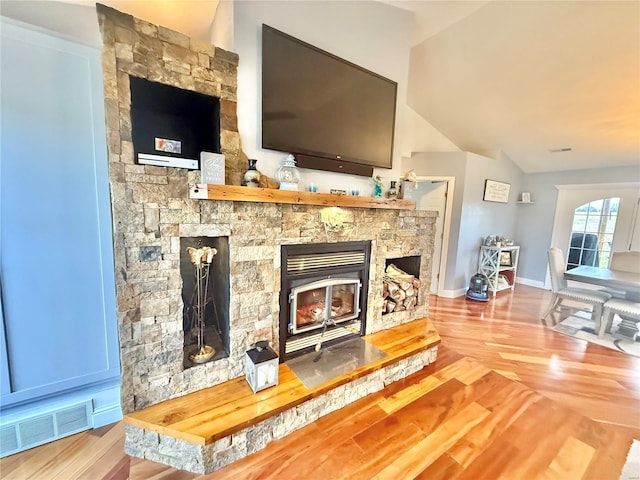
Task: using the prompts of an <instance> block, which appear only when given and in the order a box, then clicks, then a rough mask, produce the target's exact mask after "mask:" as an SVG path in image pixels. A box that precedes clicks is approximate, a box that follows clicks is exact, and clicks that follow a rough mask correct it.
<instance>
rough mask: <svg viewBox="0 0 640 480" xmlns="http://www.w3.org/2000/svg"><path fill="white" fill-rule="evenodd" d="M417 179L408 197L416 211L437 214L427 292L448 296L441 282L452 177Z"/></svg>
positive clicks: (444, 277)
mask: <svg viewBox="0 0 640 480" xmlns="http://www.w3.org/2000/svg"><path fill="white" fill-rule="evenodd" d="M417 180H418V182H417V188H416V190H415V191H414V192H413V193H412V197H413V198H414V199H415V200H416V208H417V209H418V210H432V211H437V212H438V218H437V219H436V232H435V238H434V244H433V255H432V259H431V282H430V283H431V287H430V290H429V293H432V294H435V295H438V296H440V297H448V296H451V295H447V294H446V292H445V279H446V268H447V253H448V250H449V232H450V230H451V212H452V211H453V192H454V187H455V177H446V176H419V177H418V178H417Z"/></svg>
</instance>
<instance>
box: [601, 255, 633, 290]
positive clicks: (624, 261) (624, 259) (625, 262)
mask: <svg viewBox="0 0 640 480" xmlns="http://www.w3.org/2000/svg"><path fill="white" fill-rule="evenodd" d="M609 268H610V269H611V270H620V271H621V272H631V273H637V274H640V252H638V251H628V252H612V253H611V261H610V262H609ZM600 291H601V292H605V293H608V294H609V295H611V296H612V297H613V298H621V299H624V298H625V295H626V292H625V291H624V290H615V289H613V288H602V289H600Z"/></svg>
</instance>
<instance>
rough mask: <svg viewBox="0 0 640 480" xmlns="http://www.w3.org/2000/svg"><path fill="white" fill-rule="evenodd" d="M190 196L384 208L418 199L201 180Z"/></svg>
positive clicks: (405, 207)
mask: <svg viewBox="0 0 640 480" xmlns="http://www.w3.org/2000/svg"><path fill="white" fill-rule="evenodd" d="M189 197H190V198H193V199H200V200H228V201H236V202H260V203H286V204H293V205H320V206H325V207H354V208H385V209H393V210H415V209H416V202H415V200H400V199H397V198H393V199H388V198H374V197H359V196H357V197H356V196H351V195H336V194H333V193H308V192H293V191H288V190H275V189H273V188H249V187H238V186H234V185H211V184H198V185H196V186H195V187H191V188H190V189H189Z"/></svg>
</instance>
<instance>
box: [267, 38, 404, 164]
mask: <svg viewBox="0 0 640 480" xmlns="http://www.w3.org/2000/svg"><path fill="white" fill-rule="evenodd" d="M396 90H397V84H396V83H395V82H393V81H391V80H389V79H387V78H384V77H382V76H380V75H377V74H376V73H373V72H370V71H368V70H365V69H364V68H362V67H359V66H357V65H354V64H353V63H350V62H348V61H346V60H343V59H341V58H339V57H337V56H335V55H332V54H330V53H328V52H325V51H323V50H320V49H318V48H316V47H314V46H312V45H309V44H307V43H304V42H302V41H300V40H298V39H296V38H293V37H291V36H289V35H287V34H285V33H283V32H280V31H278V30H276V29H274V28H272V27H269V26H267V25H263V26H262V147H263V148H268V149H273V150H278V151H283V152H288V153H293V154H296V158H297V159H298V165H299V166H301V167H306V168H315V169H320V170H330V171H345V172H347V173H358V174H361V175H362V174H365V175H370V174H371V173H370V172H372V171H373V169H372V168H368V169H364V171H366V172H367V173H362V171H363V170H362V169H360V171H357V170H359V169H358V168H355V170H356V171H349V169H348V168H343V167H340V166H338V167H337V168H336V163H338V164H343V166H345V165H346V166H349V164H351V166H352V167H354V166H355V167H357V166H363V165H364V166H368V167H383V168H391V167H392V157H393V134H394V124H395V111H396ZM305 160H309V161H305ZM352 170H353V169H352Z"/></svg>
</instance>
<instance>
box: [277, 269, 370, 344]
mask: <svg viewBox="0 0 640 480" xmlns="http://www.w3.org/2000/svg"><path fill="white" fill-rule="evenodd" d="M360 288H361V283H360V280H359V279H357V278H329V279H324V280H319V281H316V282H311V283H306V284H304V285H300V286H297V287H293V288H292V289H291V295H290V297H289V300H290V302H291V319H290V323H289V331H290V332H291V333H293V334H298V333H302V332H307V331H310V330H315V329H318V328H323V327H325V326H326V325H335V324H337V323H341V322H346V321H348V320H353V319H354V318H357V317H358V316H359V315H360V305H359V303H360Z"/></svg>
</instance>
